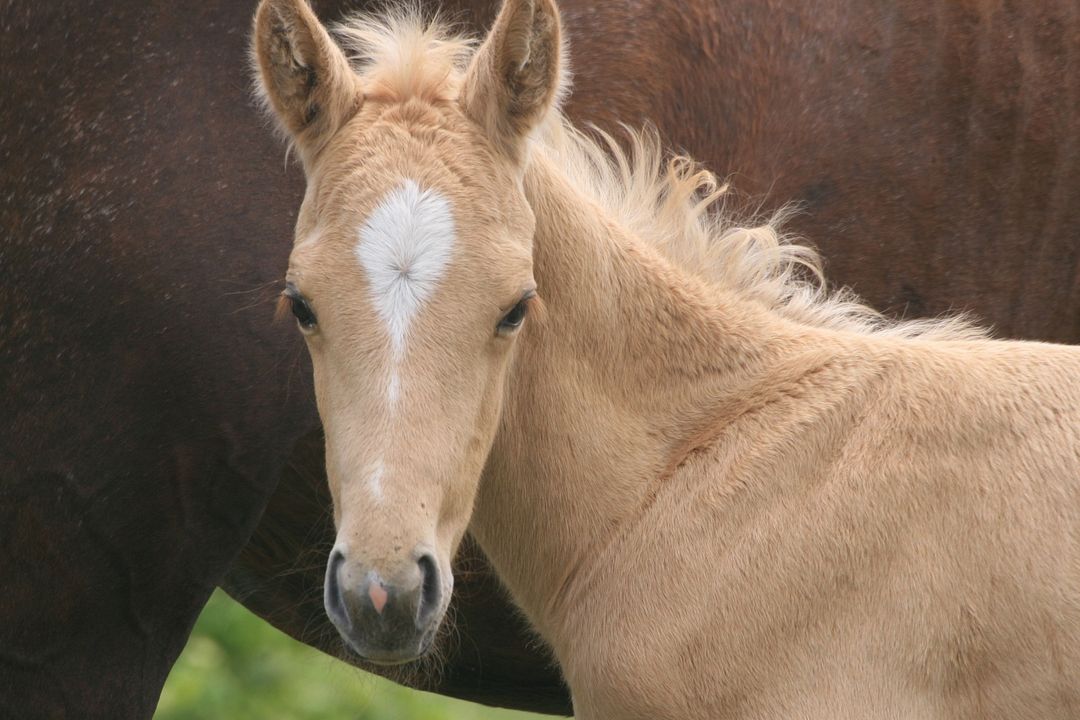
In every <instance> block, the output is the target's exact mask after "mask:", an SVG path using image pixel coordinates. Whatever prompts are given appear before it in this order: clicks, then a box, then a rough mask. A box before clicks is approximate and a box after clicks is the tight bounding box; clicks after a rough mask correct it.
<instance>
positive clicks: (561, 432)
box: [472, 157, 805, 641]
mask: <svg viewBox="0 0 1080 720" xmlns="http://www.w3.org/2000/svg"><path fill="white" fill-rule="evenodd" d="M525 187H526V193H527V195H528V198H529V201H530V203H531V205H532V207H533V210H534V212H535V214H536V221H537V226H536V235H535V241H534V242H535V245H534V251H533V261H534V273H535V277H536V280H537V283H538V291H539V294H540V297H541V298H542V301H543V306H544V308H543V312H542V313H538V314H537V316H536V317H533V318H530V320H529V322H528V323H526V328H525V329H524V330H523V334H522V336H521V337H520V338H519V341H518V346H517V349H516V351H515V352H516V355H515V358H514V361H513V366H512V370H511V375H510V378H509V379H508V385H507V387H508V390H507V395H506V399H505V406H504V409H503V416H502V424H501V427H500V431H499V433H498V436H497V438H496V440H495V444H494V447H493V449H492V452H491V455H490V457H489V460H488V464H487V467H486V470H485V475H484V479H483V481H482V483H481V488H480V493H479V496H478V499H477V507H476V512H475V515H474V520H473V525H472V530H473V532H474V534H475V536H476V537H477V539H478V540H479V541H480V543H481V545H482V546H483V548H484V550H485V551H486V552H487V553H488V555H489V557H490V558H491V560H492V562H493V563H494V565H495V567H496V570H497V571H498V573H499V575H500V576H501V577H502V579H503V580H504V582H505V583H506V584H507V586H508V587H509V588H510V590H511V592H512V593H513V594H514V596H515V600H516V601H517V602H518V604H519V605H520V606H521V607H522V608H523V609H524V610H525V612H526V613H527V614H528V615H529V617H530V619H531V620H532V622H533V623H534V624H536V626H537V627H538V629H539V630H540V631H541V633H543V634H544V635H545V636H546V637H548V638H549V639H551V640H553V641H554V640H555V639H556V637H557V635H558V633H559V627H560V625H561V624H562V623H561V618H562V617H564V613H567V612H572V608H573V595H574V589H575V587H576V586H577V585H578V584H580V583H581V582H582V580H583V578H585V577H587V575H588V573H589V572H590V569H591V562H592V559H593V558H595V557H596V556H597V555H598V553H599V552H600V551H601V550H602V549H603V548H604V547H605V546H606V545H607V543H608V542H610V540H611V539H612V538H613V537H615V536H616V535H617V534H618V533H620V532H622V531H623V530H624V529H625V528H626V527H627V526H629V525H632V524H633V522H634V520H635V516H636V515H637V514H638V513H640V512H641V511H642V509H643V508H645V507H647V505H648V503H649V501H650V498H651V497H652V495H653V494H654V493H655V492H656V488H657V487H658V486H659V485H660V484H662V483H663V482H664V480H665V478H666V477H667V476H668V475H670V474H671V473H672V472H674V471H675V469H676V467H677V465H678V464H679V462H680V461H681V460H682V459H684V458H685V457H686V455H687V454H688V453H690V452H691V451H692V450H693V449H694V448H696V447H698V446H700V445H702V444H705V443H707V442H708V440H709V439H710V437H711V436H712V434H714V433H717V432H719V429H720V428H722V427H723V426H724V424H725V422H726V419H729V418H731V417H733V416H734V415H735V414H737V413H739V412H742V411H744V409H745V407H746V406H747V404H748V403H750V404H752V403H753V402H755V400H754V398H755V396H757V397H760V395H761V393H762V392H763V390H762V387H763V385H764V383H763V380H762V378H763V375H764V370H765V369H766V368H773V371H774V372H775V370H776V367H777V364H778V362H780V359H781V358H782V357H784V356H785V355H787V354H790V353H791V352H794V351H796V350H797V348H799V347H801V346H802V345H803V343H804V341H805V333H804V332H802V331H801V329H800V328H798V327H796V326H793V325H791V324H789V323H786V322H784V321H782V320H779V319H777V318H775V317H774V316H773V315H772V314H771V313H769V312H768V311H767V310H766V309H765V308H762V307H758V306H756V305H754V304H752V303H750V302H747V301H743V300H740V299H738V298H737V297H735V296H733V295H728V294H725V293H723V292H720V291H718V290H717V289H715V288H709V287H706V286H705V285H704V284H702V283H699V282H697V281H696V280H695V279H693V278H689V277H687V275H686V274H685V273H683V272H681V271H678V270H676V269H675V268H674V267H672V266H671V265H670V264H669V263H668V262H667V261H666V260H664V259H663V258H662V257H661V256H660V255H659V254H658V253H657V252H656V251H655V250H654V249H653V248H651V247H648V246H646V245H645V244H644V243H642V242H641V241H639V240H637V239H635V238H634V237H632V236H631V235H630V234H629V233H628V232H626V231H625V230H624V229H623V228H622V227H620V226H619V224H618V223H617V221H615V220H614V219H612V218H611V217H609V216H608V214H607V213H605V211H604V210H603V209H602V208H600V207H598V206H596V205H594V204H592V203H591V202H590V201H588V200H586V199H583V198H582V197H581V195H580V194H579V193H577V192H576V191H575V190H574V188H572V187H570V186H569V185H568V183H567V182H566V180H565V179H564V178H563V176H562V174H561V173H560V172H559V171H558V170H557V169H555V168H553V167H552V166H551V164H550V163H549V162H548V161H546V160H545V159H544V158H543V157H537V158H535V159H534V161H533V163H532V164H531V166H530V169H529V171H528V173H527V175H526V179H525ZM781 364H782V363H781Z"/></svg>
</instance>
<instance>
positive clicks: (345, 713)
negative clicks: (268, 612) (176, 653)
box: [154, 590, 550, 720]
mask: <svg viewBox="0 0 1080 720" xmlns="http://www.w3.org/2000/svg"><path fill="white" fill-rule="evenodd" d="M154 718H155V720H217V719H218V718H222V719H224V720H338V719H339V718H341V719H345V718H348V719H349V720H410V719H411V718H419V719H422V720H540V719H543V718H547V719H548V720H550V716H547V715H529V714H527V713H517V712H510V711H508V710H493V709H490V708H485V707H482V706H480V705H473V704H471V703H465V702H460V701H456V700H449V699H446V698H443V697H441V696H438V695H431V694H428V693H422V692H417V691H415V690H407V689H405V688H403V687H401V686H399V685H395V684H393V683H391V682H388V681H386V680H382V679H381V678H377V677H375V676H373V675H369V674H367V673H364V672H361V671H360V670H357V669H355V668H353V667H350V666H348V665H346V664H344V663H342V662H339V661H337V660H334V659H332V658H330V657H328V656H326V655H323V654H322V653H320V652H318V651H317V650H313V649H312V648H309V647H307V646H306V645H302V644H300V643H298V642H296V641H295V640H293V639H292V638H290V637H288V636H287V635H285V634H283V633H281V632H278V631H277V630H275V629H274V628H273V627H271V626H270V625H269V624H267V623H265V622H263V621H262V620H261V619H259V618H258V617H256V616H255V615H253V614H251V613H250V612H248V611H247V610H246V609H244V607H243V606H241V605H239V604H238V603H236V602H234V601H233V600H232V599H231V598H229V596H228V595H226V594H225V593H223V592H222V591H220V590H218V591H216V592H215V593H214V595H213V597H211V598H210V602H209V603H208V604H207V606H206V609H205V610H203V613H202V615H200V616H199V621H198V622H197V623H196V625H195V631H194V632H193V633H192V635H191V639H189V640H188V644H187V647H186V648H185V649H184V653H183V654H182V655H181V656H180V659H179V661H177V663H176V665H175V666H174V667H173V670H172V673H171V674H170V675H169V680H168V682H167V683H166V684H165V689H164V691H163V692H162V694H161V701H160V702H159V703H158V708H157V712H156V713H155V714H154Z"/></svg>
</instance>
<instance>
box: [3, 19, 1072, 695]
mask: <svg viewBox="0 0 1080 720" xmlns="http://www.w3.org/2000/svg"><path fill="white" fill-rule="evenodd" d="M345 5H346V3H344V2H341V3H338V2H320V3H318V4H317V8H318V9H319V11H320V14H321V15H323V17H326V18H333V17H336V16H338V15H339V14H340V12H341V10H342V8H343V7H344V6H345ZM361 5H363V3H361ZM476 5H477V7H478V8H479V9H478V10H477V11H475V12H467V13H466V14H465V16H464V17H465V19H466V22H467V24H469V25H480V24H486V23H487V22H488V21H489V20H490V18H491V16H492V10H493V8H492V5H493V3H491V2H478V3H476ZM350 6H352V5H350ZM562 7H563V12H564V15H565V21H566V25H567V27H568V28H569V34H570V40H571V43H572V47H573V51H574V57H575V63H574V70H575V77H576V87H577V91H576V93H575V94H574V95H573V96H572V97H571V99H570V102H569V105H568V110H569V113H570V115H571V116H572V117H574V118H576V119H580V120H595V121H598V122H600V123H601V124H610V123H612V122H614V121H616V120H622V121H625V122H629V123H631V124H634V123H637V122H639V121H640V120H644V119H652V120H653V121H655V122H656V123H657V124H658V125H659V127H660V128H661V130H662V131H663V132H664V133H665V134H666V135H667V136H668V137H669V138H670V139H671V140H672V142H673V143H674V144H676V145H677V146H680V147H685V148H687V149H689V150H690V151H692V153H693V154H694V155H695V156H696V157H698V158H699V159H701V160H703V161H705V162H706V163H707V164H708V165H709V166H710V167H712V168H713V169H715V170H717V171H718V172H720V173H726V172H733V173H736V176H735V179H736V180H737V186H738V187H739V188H740V189H741V190H743V191H746V192H747V193H748V194H750V195H756V196H760V195H762V194H767V195H768V199H767V200H766V204H770V203H771V202H772V201H775V202H776V203H780V202H784V201H787V200H790V199H797V200H802V201H803V202H804V205H805V208H804V210H805V211H804V213H803V214H802V215H801V216H799V217H797V218H795V219H794V221H793V223H792V226H793V227H794V229H795V230H797V231H799V232H801V233H803V234H804V235H806V236H807V237H808V238H809V239H810V240H812V241H813V242H814V243H815V244H817V245H818V246H819V247H821V248H822V249H823V251H824V254H825V255H826V257H828V258H829V261H830V271H831V272H830V276H831V277H832V278H833V279H834V280H836V281H839V282H842V283H850V284H853V285H854V286H855V287H856V288H857V289H858V290H859V292H860V293H861V294H862V295H863V296H864V297H866V298H867V299H868V300H869V301H870V302H871V303H872V304H874V305H877V306H879V307H885V308H892V309H894V310H896V311H901V312H902V311H910V312H912V313H919V314H923V313H937V312H940V311H943V310H946V309H949V308H970V309H972V310H974V311H975V312H976V313H977V314H978V315H980V316H981V317H982V318H984V319H985V320H986V321H987V322H989V323H991V324H993V325H994V326H995V327H996V328H998V329H999V330H1001V332H1002V333H1004V334H1009V335H1015V336H1024V337H1030V338H1041V339H1048V340H1071V341H1078V340H1080V302H1078V301H1077V292H1078V291H1080V285H1078V278H1077V266H1078V258H1077V240H1076V239H1077V238H1078V237H1080V202H1077V188H1080V163H1078V152H1080V67H1078V62H1080V37H1078V33H1080V26H1078V19H1077V17H1076V14H1075V8H1074V5H1073V3H1071V2H1068V1H1067V0H1065V1H1063V2H1057V3H1040V4H1039V5H1037V6H1036V5H1030V4H1018V5H1016V6H1004V7H1002V6H1000V5H999V4H997V3H990V2H974V3H966V4H962V5H961V4H956V3H946V2H940V3H937V4H932V3H928V2H916V1H914V0H895V1H893V2H881V3H871V4H867V3H856V2H854V0H848V1H847V2H840V1H833V2H826V3H802V4H798V5H793V4H791V3H762V2H756V1H755V0H730V1H727V2H723V3H712V2H709V3H706V2H701V3H696V2H695V3H674V2H672V3H622V2H618V3H615V2H586V1H585V0H581V1H577V0H574V1H568V2H564V3H562ZM253 9H254V2H242V3H231V2H224V1H222V2H204V3H201V4H199V6H198V8H197V9H191V8H181V7H179V6H177V5H176V4H170V3H160V2H151V3H128V2H111V1H110V2H77V3H75V2H60V3H50V4H42V3H30V2H26V1H25V0H6V1H5V2H2V3H0V170H2V172H0V232H2V233H3V240H2V242H3V246H2V247H0V268H2V269H3V270H4V276H5V280H4V282H3V284H0V368H2V369H3V377H4V379H5V383H6V384H5V390H4V393H3V396H4V398H5V403H6V408H7V410H6V422H5V425H4V427H5V428H6V429H5V431H4V433H3V437H4V439H3V440H2V441H0V579H2V580H3V585H4V588H5V591H4V593H3V597H2V598H0V714H5V715H17V716H20V717H29V716H34V715H38V716H60V715H63V714H65V713H67V714H69V715H74V714H78V715H80V716H91V715H98V716H101V717H119V716H149V714H150V712H151V711H152V708H153V706H154V703H155V701H156V698H157V693H158V692H159V690H160V687H161V683H162V681H163V679H164V677H165V674H166V673H167V671H168V668H169V667H170V665H171V663H172V661H173V660H174V659H175V657H176V655H177V654H178V653H179V651H180V649H181V647H182V646H183V642H184V639H185V637H186V634H187V631H188V629H189V628H190V626H191V623H192V622H193V620H194V618H195V615H196V613H197V611H198V609H199V608H200V607H201V605H202V603H203V602H204V601H205V598H206V597H207V594H208V593H209V592H210V590H211V588H212V587H213V585H214V583H217V582H221V581H222V576H223V573H225V572H226V569H227V567H228V565H229V562H230V561H231V560H232V559H233V558H234V557H235V556H236V553H237V552H238V551H239V550H240V549H241V547H242V546H243V544H244V542H245V539H246V538H247V537H248V535H249V534H250V532H251V531H252V528H253V527H255V524H256V522H257V521H258V518H259V514H260V511H261V509H262V508H263V506H264V504H265V503H266V502H267V501H268V498H269V502H270V506H269V507H270V512H269V513H268V514H267V515H266V516H265V517H264V518H263V520H262V523H261V524H260V525H259V526H258V527H257V528H256V534H255V536H254V539H253V540H252V542H251V543H250V544H249V545H248V546H247V547H246V549H245V550H244V551H243V552H242V553H241V554H240V556H239V560H238V562H237V563H236V564H234V565H233V567H232V571H231V572H230V574H229V575H228V578H227V580H226V581H225V582H226V586H227V587H229V588H230V590H231V591H233V592H234V593H237V594H240V595H241V596H242V597H243V598H244V599H245V601H246V602H247V603H248V605H249V606H250V607H252V608H254V609H256V610H257V611H259V612H260V613H261V614H262V615H264V616H265V617H267V618H269V619H270V620H271V621H273V622H275V623H277V624H278V625H279V626H280V627H283V628H285V629H286V630H288V631H290V632H291V633H293V634H294V635H297V636H299V637H302V638H304V639H307V640H308V641H310V642H313V643H315V644H318V645H320V646H322V647H324V648H335V647H337V645H336V641H331V638H332V637H333V633H332V630H331V631H329V632H323V631H321V630H320V629H321V628H325V627H327V623H326V621H325V618H324V616H323V609H322V603H321V599H320V598H319V597H318V593H317V592H312V588H313V587H316V586H317V585H318V583H319V582H321V578H322V572H323V561H324V557H323V555H324V552H323V551H324V550H325V549H326V548H328V547H329V542H330V540H331V539H332V530H331V529H330V527H329V523H328V520H329V518H328V516H327V507H328V502H329V501H328V498H327V497H326V495H325V489H324V479H323V477H322V470H321V459H320V458H319V454H320V450H319V447H318V446H319V437H318V422H317V417H316V414H315V410H314V406H313V403H312V402H311V399H310V389H309V387H308V385H307V381H306V377H307V376H308V372H307V370H306V369H304V368H300V369H294V368H295V365H296V363H297V362H301V363H304V362H306V360H305V359H298V358H302V353H301V348H300V347H299V343H298V341H297V340H296V338H295V337H294V336H293V334H292V333H291V331H289V329H283V328H280V327H276V326H274V325H272V323H271V320H270V311H269V309H268V302H269V300H270V299H271V298H272V297H273V296H274V295H276V292H277V290H278V287H277V286H276V282H277V281H278V279H279V278H280V273H281V269H282V268H283V267H284V261H285V257H286V255H287V252H288V243H287V242H286V241H285V240H286V238H287V237H288V235H289V232H290V228H291V224H292V219H291V216H292V212H293V209H294V208H295V206H296V204H297V202H298V200H299V197H300V194H301V188H302V183H301V178H300V174H299V173H298V172H296V171H295V170H292V171H285V170H283V169H282V165H281V163H280V162H278V161H276V160H275V158H280V157H281V154H280V152H279V151H278V150H277V149H276V146H275V145H274V144H273V142H272V140H271V139H270V138H268V137H267V136H266V133H264V132H262V131H261V128H260V127H259V121H258V119H257V116H256V113H254V112H253V111H252V109H251V107H250V105H249V104H248V102H247V96H248V91H247V87H248V83H247V78H246V77H243V75H242V74H241V73H239V72H238V71H237V70H236V68H238V67H240V65H241V59H242V58H243V56H244V53H245V49H246V33H247V30H248V27H249V19H250V16H251V12H252V11H253ZM616 70H617V72H616ZM613 77H618V78H619V80H617V81H614V82H613V81H612V78H613ZM234 293H235V294H234ZM312 446H314V447H315V448H316V450H315V451H310V448H311V447H312ZM279 476H280V477H281V478H282V482H281V483H279V484H278V485H277V491H276V493H275V492H274V487H275V481H276V479H277V478H278V477H279ZM320 543H323V547H322V548H320V549H318V550H316V551H312V550H310V548H311V547H313V546H314V547H318V546H319V544H320ZM474 557H475V556H474ZM470 562H472V561H470ZM298 565H299V566H300V567H301V568H307V567H310V568H311V569H310V571H302V572H290V571H292V570H294V569H295V568H296V567H297V566H298ZM474 567H479V566H475V565H474ZM469 577H472V578H474V579H475V586H473V581H472V580H469V579H468V578H469ZM458 583H459V591H460V595H461V600H462V602H461V605H460V607H461V613H460V615H459V618H460V620H461V622H462V624H463V626H464V632H465V633H466V634H467V635H468V636H469V637H470V638H472V640H473V641H475V642H473V641H470V640H466V641H463V642H461V643H460V648H459V650H458V653H457V654H456V655H452V656H451V658H450V662H449V665H448V669H447V672H446V674H445V676H444V681H443V683H442V684H440V685H438V686H437V689H439V690H441V691H443V692H447V693H450V694H455V695H461V696H466V697H473V698H479V699H483V700H487V701H490V702H496V703H502V704H518V705H526V706H531V707H537V708H564V707H566V705H565V696H564V694H563V690H562V688H561V685H560V684H559V682H558V679H557V675H556V674H555V673H553V672H552V671H551V670H550V668H549V667H548V666H547V665H546V664H545V661H544V660H543V659H542V658H540V657H539V656H537V655H535V654H533V653H531V652H530V651H528V650H526V648H525V646H524V645H523V642H522V635H521V634H520V625H519V624H517V623H516V621H515V620H513V619H512V618H513V615H512V614H511V613H510V612H509V611H508V610H507V608H506V605H505V603H504V602H503V600H502V599H501V597H500V596H499V595H498V594H497V593H496V592H495V590H494V584H493V581H492V580H491V579H490V576H489V575H487V574H486V573H484V572H482V571H478V572H477V573H475V574H474V575H472V576H465V575H462V574H461V573H459V580H458ZM471 587H475V590H470V588H471Z"/></svg>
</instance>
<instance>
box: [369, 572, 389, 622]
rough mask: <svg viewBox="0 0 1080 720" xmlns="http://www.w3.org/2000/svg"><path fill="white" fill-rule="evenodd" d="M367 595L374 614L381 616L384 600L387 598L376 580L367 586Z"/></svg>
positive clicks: (380, 584)
mask: <svg viewBox="0 0 1080 720" xmlns="http://www.w3.org/2000/svg"><path fill="white" fill-rule="evenodd" d="M367 594H368V597H369V598H371V604H372V606H373V607H374V608H375V612H377V613H378V614H379V615H382V611H383V608H384V607H386V599H387V598H388V597H389V595H387V592H386V589H385V588H383V586H382V583H381V582H379V581H378V580H372V581H371V584H370V585H368V591H367Z"/></svg>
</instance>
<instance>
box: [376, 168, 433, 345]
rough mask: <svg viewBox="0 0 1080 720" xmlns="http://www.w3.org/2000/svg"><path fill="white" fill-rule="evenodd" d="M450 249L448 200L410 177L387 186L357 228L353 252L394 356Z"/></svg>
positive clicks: (428, 297)
mask: <svg viewBox="0 0 1080 720" xmlns="http://www.w3.org/2000/svg"><path fill="white" fill-rule="evenodd" d="M453 248H454V218H453V214H452V213H451V212H450V203H448V202H447V201H446V198H444V197H443V196H442V195H441V194H439V193H437V192H435V191H434V190H421V189H420V186H419V185H417V184H416V182H415V181H413V180H406V181H405V182H404V183H403V184H402V185H401V186H400V187H398V188H396V189H394V190H391V191H390V192H389V193H388V194H387V196H386V197H385V198H383V201H382V202H381V203H380V204H379V206H378V207H377V208H375V211H374V212H372V213H371V216H370V217H369V218H368V219H367V222H365V223H364V226H363V227H362V228H360V240H359V242H358V243H357V244H356V256H357V257H358V258H359V259H360V264H361V265H362V266H363V268H364V271H365V272H366V273H367V277H368V283H369V287H370V292H371V299H372V302H373V303H374V304H375V308H376V309H377V310H378V313H379V317H381V318H382V319H383V322H385V323H386V328H387V332H389V334H390V342H391V343H392V345H393V348H394V354H395V360H400V359H401V355H402V354H403V353H404V351H405V338H406V336H407V335H408V332H409V323H411V322H412V319H413V318H414V317H416V314H417V313H418V312H419V311H420V308H421V307H423V305H424V303H425V302H427V301H428V300H429V299H430V298H431V296H432V294H434V292H435V288H436V287H437V286H438V284H439V280H440V279H441V278H442V276H443V274H444V272H445V271H446V265H447V264H448V263H449V262H450V255H451V252H452V251H453Z"/></svg>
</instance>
